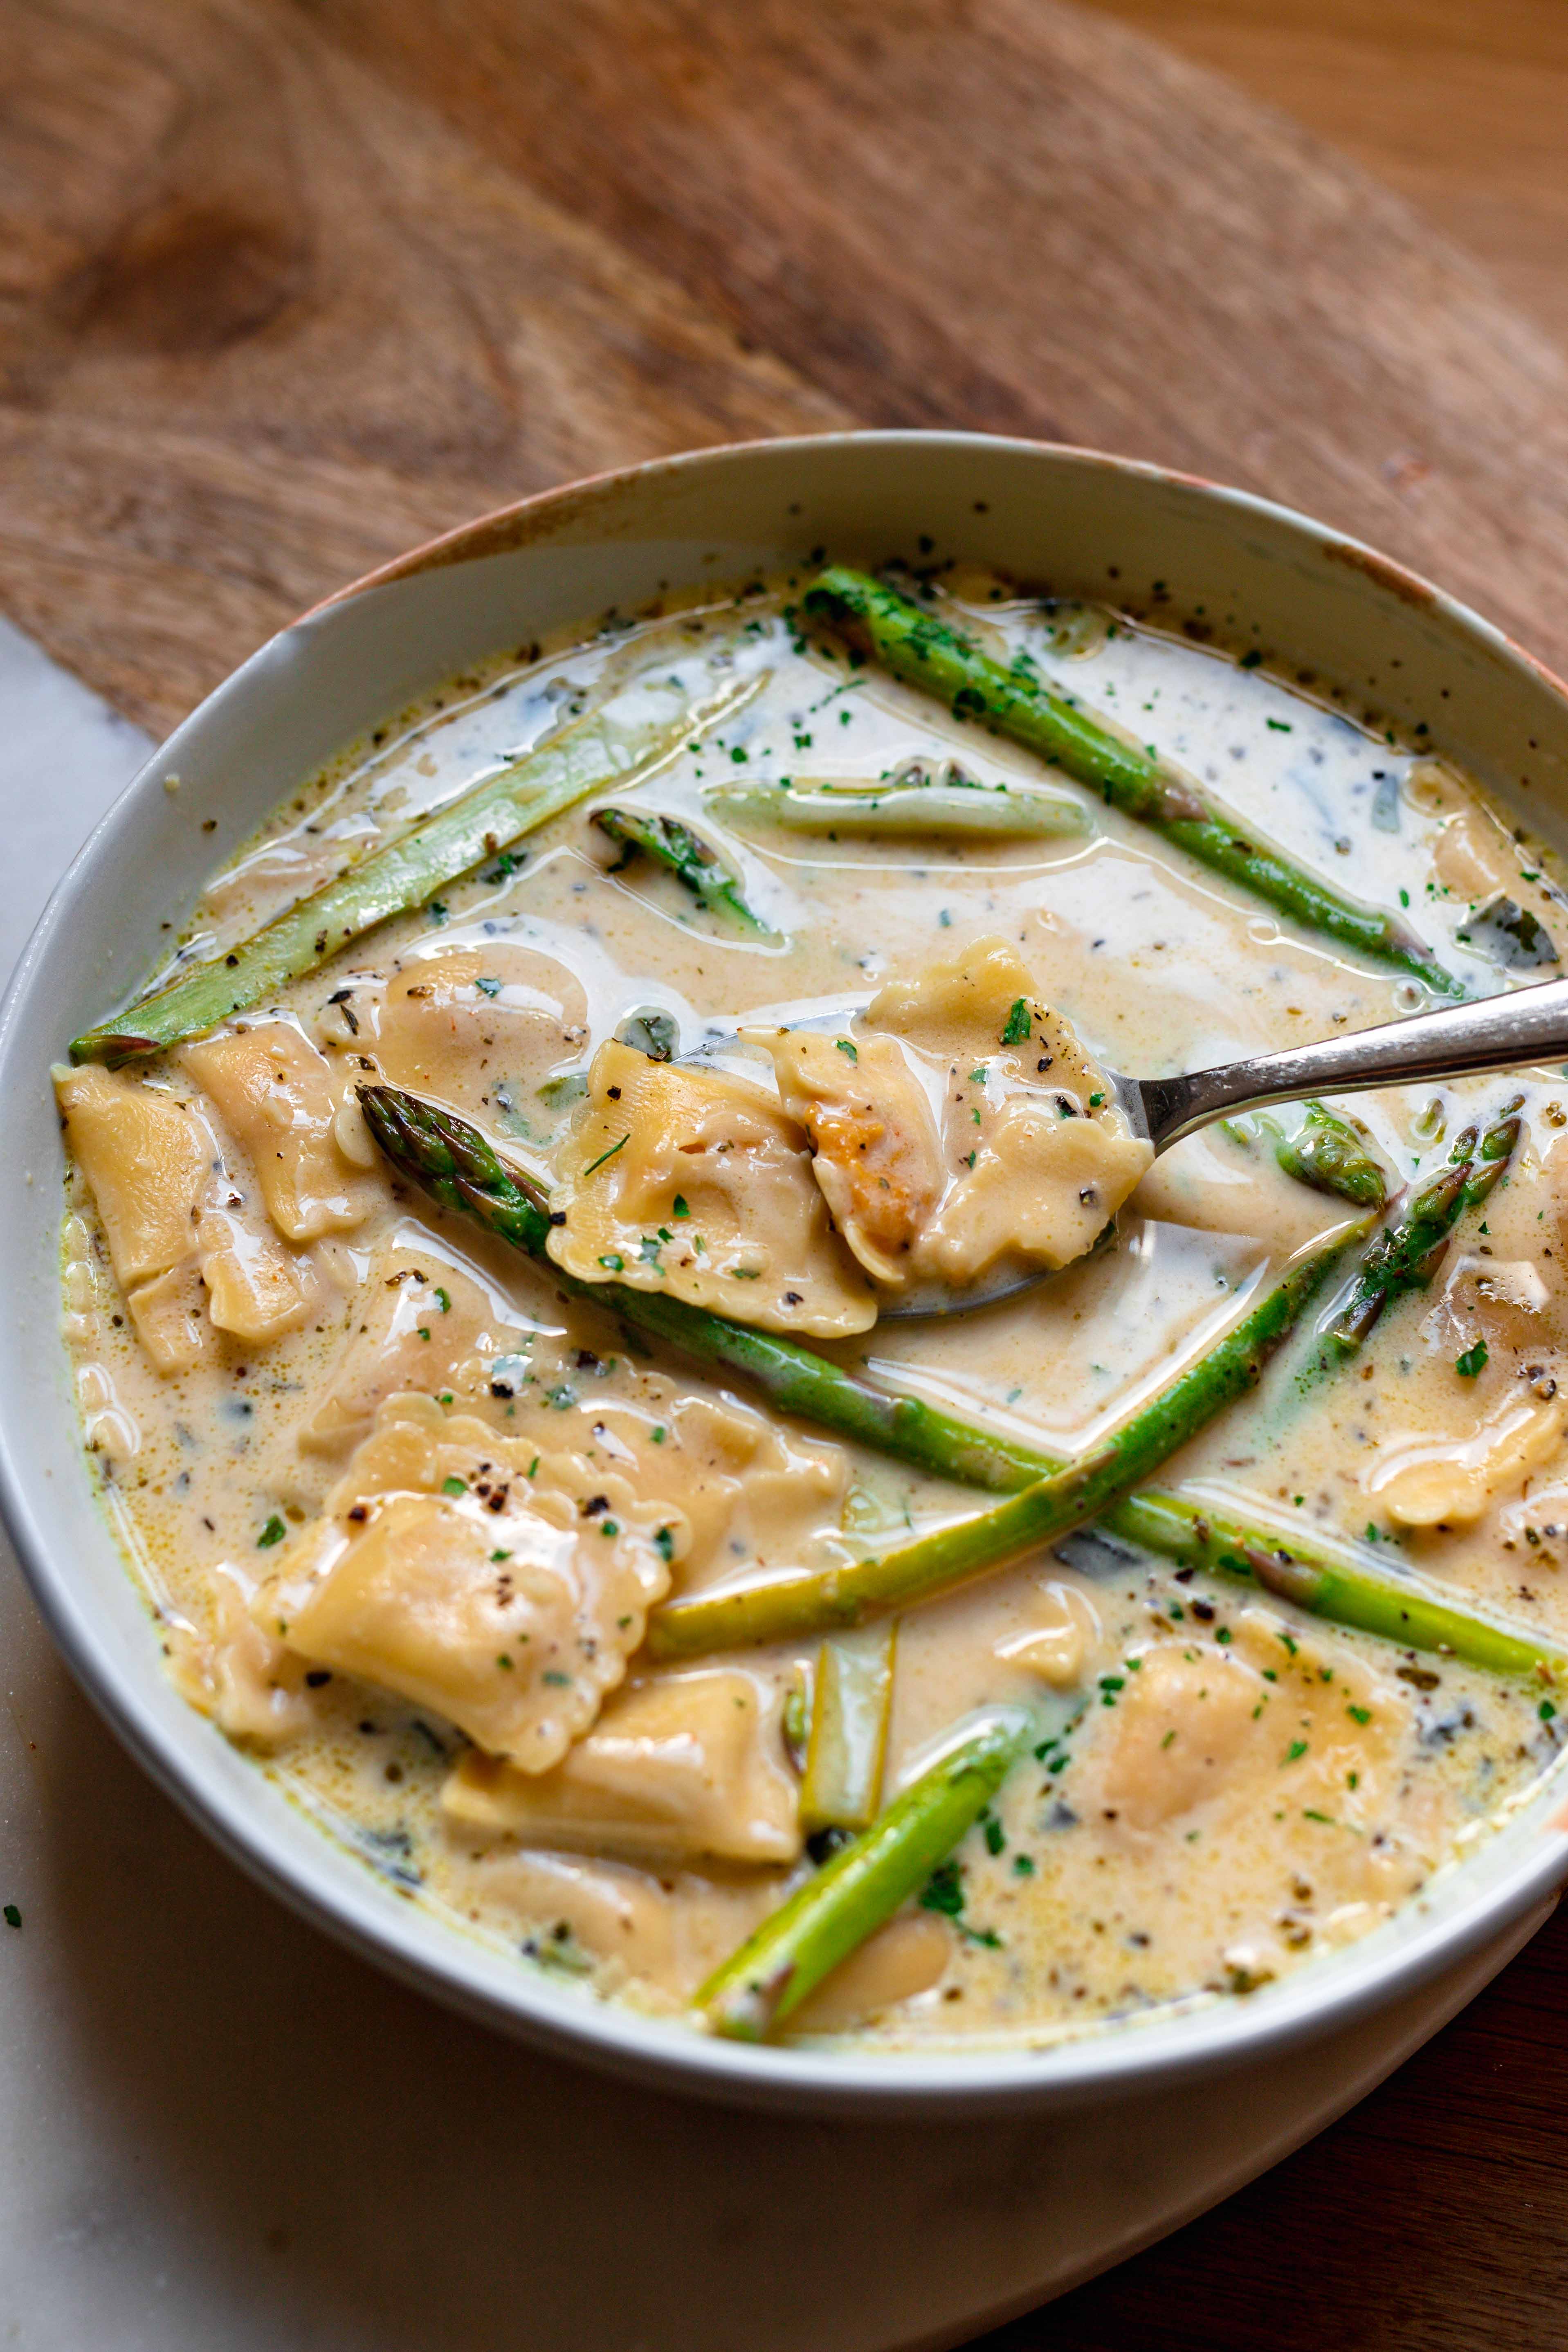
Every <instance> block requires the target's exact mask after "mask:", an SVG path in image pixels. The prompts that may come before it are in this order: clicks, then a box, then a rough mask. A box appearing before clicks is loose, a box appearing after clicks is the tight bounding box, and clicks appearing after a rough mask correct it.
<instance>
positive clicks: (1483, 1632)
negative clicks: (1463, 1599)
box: [1100, 1491, 1568, 1682]
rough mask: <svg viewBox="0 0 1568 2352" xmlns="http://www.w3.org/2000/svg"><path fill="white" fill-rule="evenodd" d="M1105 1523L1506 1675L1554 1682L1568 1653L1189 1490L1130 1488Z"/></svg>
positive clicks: (1386, 1635) (1197, 1563) (1188, 1559)
mask: <svg viewBox="0 0 1568 2352" xmlns="http://www.w3.org/2000/svg"><path fill="white" fill-rule="evenodd" d="M1100 1525H1101V1526H1102V1527H1104V1528H1109V1529H1110V1531H1111V1532H1112V1533H1113V1534H1115V1535H1119V1536H1121V1537H1122V1538H1125V1539H1126V1540H1127V1541H1128V1542H1130V1543H1135V1544H1139V1545H1141V1546H1142V1548H1143V1549H1145V1550H1148V1551H1152V1552H1158V1553H1161V1554H1163V1556H1164V1558H1165V1559H1179V1560H1181V1561H1183V1562H1184V1565H1185V1566H1186V1567H1188V1568H1192V1569H1202V1570H1204V1571H1205V1573H1207V1574H1210V1575H1220V1576H1226V1577H1232V1578H1237V1579H1238V1580H1240V1581H1241V1582H1243V1583H1247V1584H1253V1585H1258V1586H1261V1588H1262V1589H1263V1591H1266V1592H1271V1593H1273V1594H1274V1595H1276V1597H1277V1598H1279V1600H1282V1601H1294V1602H1295V1604H1296V1606H1297V1607H1298V1608H1299V1609H1304V1610H1306V1611H1307V1612H1308V1613H1309V1614H1310V1615H1311V1616H1313V1617H1322V1618H1325V1619H1327V1620H1328V1621H1329V1622H1331V1624H1335V1625H1350V1626H1353V1627H1355V1628H1356V1629H1357V1630H1358V1631H1360V1632H1361V1633H1375V1634H1379V1635H1381V1636H1382V1637H1383V1639H1384V1640H1385V1641H1389V1642H1395V1643H1398V1644H1399V1645H1400V1647H1401V1648H1403V1649H1406V1650H1431V1651H1435V1652H1436V1653H1437V1654H1439V1655H1441V1656H1447V1657H1454V1658H1458V1659H1460V1660H1461V1661H1462V1662H1463V1663H1464V1664H1467V1665H1471V1666H1482V1667H1485V1668H1486V1669H1487V1670H1488V1671H1489V1672H1490V1673H1492V1674H1498V1675H1521V1676H1524V1677H1526V1678H1531V1677H1533V1678H1537V1679H1542V1680H1545V1681H1548V1682H1554V1681H1557V1680H1558V1679H1560V1678H1562V1677H1563V1676H1564V1675H1568V1651H1565V1650H1564V1649H1563V1646H1562V1644H1561V1643H1556V1642H1552V1641H1551V1640H1550V1639H1549V1638H1547V1637H1546V1636H1545V1635H1543V1634H1541V1633H1536V1632H1535V1631H1534V1630H1533V1629H1532V1628H1531V1627H1530V1626H1528V1625H1510V1624H1508V1623H1506V1622H1503V1621H1502V1620H1500V1619H1499V1618H1495V1617H1489V1616H1487V1615H1485V1614H1484V1613H1483V1612H1480V1611H1479V1610H1476V1609H1472V1608H1462V1607H1459V1606H1458V1605H1457V1604H1456V1603H1455V1601H1453V1600H1452V1599H1451V1598H1450V1597H1449V1596H1448V1595H1447V1593H1445V1592H1443V1591H1440V1590H1438V1589H1437V1588H1436V1586H1434V1585H1431V1584H1429V1583H1427V1582H1426V1581H1425V1580H1424V1579H1422V1578H1420V1577H1418V1576H1415V1575H1413V1574H1411V1573H1410V1572H1409V1571H1408V1570H1400V1571H1398V1572H1392V1573H1391V1572H1390V1571H1389V1570H1385V1569H1383V1568H1380V1567H1374V1566H1373V1564H1372V1563H1371V1562H1370V1561H1368V1560H1364V1559H1361V1558H1359V1557H1357V1556H1356V1555H1355V1554H1354V1553H1353V1552H1352V1550H1351V1549H1350V1548H1349V1547H1348V1546H1347V1547H1346V1548H1345V1549H1343V1550H1342V1551H1341V1550H1339V1549H1337V1548H1336V1549H1326V1548H1324V1547H1322V1546H1320V1545H1315V1544H1304V1543H1300V1542H1298V1541H1297V1540H1296V1538H1295V1537H1294V1536H1293V1535H1292V1536H1291V1537H1289V1538H1286V1537H1284V1536H1282V1535H1278V1534H1274V1533H1271V1532H1269V1531H1268V1530H1266V1529H1263V1528H1249V1527H1247V1526H1244V1525H1242V1524H1240V1523H1239V1522H1237V1520H1235V1519H1227V1518H1224V1517H1219V1516H1218V1515H1217V1514H1215V1512H1212V1511H1210V1510H1207V1509H1206V1508H1205V1507H1204V1506H1203V1505H1202V1504H1198V1503H1193V1502H1189V1501H1188V1500H1187V1499H1186V1497H1185V1496H1180V1495H1166V1494H1160V1493H1155V1492H1150V1491H1145V1492H1143V1493H1142V1494H1137V1495H1130V1496H1128V1497H1127V1500H1126V1501H1125V1502H1124V1503H1121V1504H1120V1505H1119V1506H1118V1507H1117V1508H1116V1509H1115V1510H1114V1511H1110V1512H1107V1513H1106V1515H1105V1516H1104V1517H1103V1518H1102V1520H1101V1521H1100Z"/></svg>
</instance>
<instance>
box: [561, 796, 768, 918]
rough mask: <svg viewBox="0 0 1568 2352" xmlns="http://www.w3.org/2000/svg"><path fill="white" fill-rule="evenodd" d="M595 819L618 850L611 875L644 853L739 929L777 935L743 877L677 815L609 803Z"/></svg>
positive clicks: (707, 909) (707, 910) (703, 904)
mask: <svg viewBox="0 0 1568 2352" xmlns="http://www.w3.org/2000/svg"><path fill="white" fill-rule="evenodd" d="M593 823H594V824H596V825H597V826H598V828H599V830H600V832H601V833H602V834H604V835H605V837H606V839H607V840H610V841H613V842H615V843H616V845H618V847H619V849H620V852H621V855H620V856H619V857H618V858H617V859H616V863H615V865H614V866H611V868H610V871H611V873H612V874H616V873H619V871H620V869H621V867H622V866H627V865H629V864H630V863H631V861H632V859H633V858H634V857H635V856H637V855H638V854H639V853H641V855H643V856H647V857H651V858H652V859H653V860H654V861H655V863H656V864H658V865H659V866H665V867H666V868H668V871H669V872H670V873H671V874H673V875H674V876H675V878H676V880H677V881H678V882H679V883H681V884H682V885H683V886H684V887H685V888H687V889H688V890H689V891H690V893H691V895H692V897H693V898H695V899H696V901H697V903H698V905H699V906H700V908H702V910H703V912H704V913H705V914H715V913H717V914H722V915H727V916H728V917H729V918H730V919H731V922H733V923H734V924H735V925H736V926H737V927H738V928H739V929H741V930H743V931H752V932H754V933H756V935H757V936H758V937H759V938H761V939H770V940H771V939H774V938H776V937H777V933H776V932H773V931H771V930H770V929H768V926H767V925H766V923H764V922H763V921H762V920H761V919H760V918H759V917H758V916H757V915H756V914H754V913H753V912H752V908H750V907H749V906H748V905H747V904H746V901H745V899H744V898H743V897H742V894H741V882H740V877H739V876H738V875H736V874H732V873H731V870H730V868H729V866H726V865H725V863H724V861H723V859H722V858H721V856H720V855H719V853H718V851H717V850H716V849H715V848H713V846H712V845H711V844H710V843H709V842H706V841H704V840H703V839H702V837H701V835H700V834H696V833H693V831H692V830H691V827H690V826H689V824H682V823H681V822H680V819H679V817H674V816H665V815H663V814H661V813H660V812H659V811H658V810H657V809H633V808H620V807H618V806H606V807H605V808H596V809H595V811H594V814H593Z"/></svg>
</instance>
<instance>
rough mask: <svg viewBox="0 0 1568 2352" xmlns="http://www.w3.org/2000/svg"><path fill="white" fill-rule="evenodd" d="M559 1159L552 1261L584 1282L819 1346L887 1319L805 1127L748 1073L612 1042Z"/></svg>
mask: <svg viewBox="0 0 1568 2352" xmlns="http://www.w3.org/2000/svg"><path fill="white" fill-rule="evenodd" d="M559 1167H560V1171H561V1181H560V1183H559V1185H558V1187H557V1189H556V1191H555V1192H554V1193H553V1194H552V1203H551V1205H552V1213H554V1215H555V1216H556V1217H557V1218H558V1219H559V1220H560V1222H559V1223H557V1224H556V1225H555V1226H554V1228H553V1230H552V1233H551V1235H550V1244H549V1247H550V1255H551V1256H552V1258H553V1259H554V1260H555V1263H556V1264H557V1265H560V1266H563V1267H564V1268H565V1270H566V1272H567V1273H568V1274H574V1275H575V1276H577V1278H578V1280H579V1281H581V1282H625V1283H629V1284H631V1285H632V1286H633V1287H634V1288H636V1289H638V1290H657V1291H661V1292H663V1293H664V1294H665V1295H666V1296H667V1297H672V1298H681V1299H684V1300H685V1301H686V1302H687V1304H688V1305H689V1306H692V1307H710V1308H712V1309H713V1310H714V1311H715V1312H717V1313H719V1314H722V1315H727V1316H730V1317H731V1318H734V1319H735V1320H736V1321H738V1322H742V1323H751V1324H755V1325H757V1326H758V1327H759V1328H761V1329H763V1330H764V1331H798V1332H805V1333H806V1334H808V1335H809V1336H810V1337H812V1338H814V1339H837V1338H845V1337H848V1336H849V1335H850V1334H852V1333H854V1332H856V1331H865V1330H868V1328H870V1326H871V1325H872V1324H873V1323H874V1322H875V1321H876V1319H877V1303H876V1298H875V1296H874V1295H873V1292H872V1289H871V1286H870V1284H869V1283H868V1280H867V1279H866V1276H865V1275H864V1273H863V1272H862V1270H861V1268H860V1267H859V1266H858V1265H857V1264H856V1263H855V1260H854V1258H853V1256H852V1255H851V1254H850V1252H849V1250H848V1249H847V1246H846V1245H845V1244H844V1242H843V1241H841V1240H840V1238H839V1236H838V1235H837V1234H836V1233H835V1232H834V1230H833V1228H832V1225H831V1224H830V1223H829V1221H828V1214H827V1207H826V1202H825V1201H824V1199H823V1196H822V1193H821V1192H820V1191H819V1190H818V1188H817V1185H816V1181H815V1179H814V1178H813V1175H812V1172H811V1155H810V1150H809V1148H808V1145H807V1142H806V1138H805V1134H804V1132H803V1130H802V1129H801V1128H800V1127H799V1126H798V1125H797V1123H796V1122H795V1120H794V1119H793V1118H790V1117H789V1116H788V1114H787V1112H785V1111H784V1109H783V1108H781V1106H780V1105H779V1103H778V1102H777V1101H776V1100H775V1099H774V1097H773V1096H771V1095H769V1094H766V1093H764V1091H763V1088H762V1087H757V1086H753V1085H752V1083H751V1082H750V1080H748V1079H745V1078H737V1077H731V1076H729V1075H728V1074H727V1073H726V1072H723V1071H719V1070H686V1069H681V1068H679V1067H678V1066H676V1065H675V1064H673V1063H668V1062H655V1061H650V1060H649V1059H648V1057H647V1055H645V1054H639V1053H637V1051H636V1050H635V1049H634V1048H633V1047H631V1046H630V1045H616V1044H615V1043H614V1042H613V1041H612V1042H611V1043H609V1044H607V1045H601V1046H600V1048H599V1050H598V1052H597V1053H596V1054H595V1056H594V1063H593V1067H592V1069H591V1071H590V1073H589V1080H588V1098H587V1100H586V1102H585V1103H584V1105H583V1108H582V1110H581V1111H580V1112H579V1114H578V1116H577V1118H576V1120H575V1121H574V1126H573V1129H572V1134H571V1136H570V1138H569V1139H568V1141H567V1143H566V1145H565V1147H564V1149H563V1151H562V1153H561V1155H560V1160H559Z"/></svg>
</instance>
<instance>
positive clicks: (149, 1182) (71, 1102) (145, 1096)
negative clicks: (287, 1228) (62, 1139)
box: [55, 1068, 217, 1290]
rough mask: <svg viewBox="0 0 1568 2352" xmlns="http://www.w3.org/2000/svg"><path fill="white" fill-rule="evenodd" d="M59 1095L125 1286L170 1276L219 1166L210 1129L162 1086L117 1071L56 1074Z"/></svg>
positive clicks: (62, 1114) (69, 1134) (70, 1138)
mask: <svg viewBox="0 0 1568 2352" xmlns="http://www.w3.org/2000/svg"><path fill="white" fill-rule="evenodd" d="M55 1099H56V1101H57V1102H58V1105H59V1108H60V1118H61V1124H62V1126H63V1127H64V1129H65V1131H66V1135H67V1138H68V1141H69V1143H70V1147H71V1149H72V1150H73V1151H74V1152H75V1153H76V1156H77V1158H78V1160H79V1161H80V1163H81V1170H82V1173H83V1175H84V1176H85V1177H86V1178H87V1181H88V1183H89V1186H90V1187H91V1191H92V1197H93V1200H94V1202H95V1203H96V1205H97V1208H98V1214H99V1221H100V1223H101V1225H102V1227H103V1232H104V1238H105V1239H106V1241H107V1242H108V1244H109V1255H110V1264H111V1265H112V1266H113V1268H114V1272H115V1277H116V1279H117V1280H118V1282H119V1283H120V1286H121V1289H123V1290H129V1289H131V1288H132V1286H133V1285H135V1284H136V1283H139V1282H146V1281H148V1280H149V1279H150V1278H151V1277H152V1276H153V1275H158V1274H166V1273H167V1272H168V1270H169V1268H170V1267H171V1266H173V1265H178V1264H179V1263H180V1260H181V1259H182V1258H184V1257H185V1256H187V1255H189V1253H190V1250H191V1245H192V1242H193V1238H194V1236H193V1233H192V1226H193V1223H194V1222H195V1214H196V1203H197V1202H198V1201H199V1200H200V1199H201V1197H202V1194H203V1192H205V1189H206V1184H207V1180H208V1178H209V1177H210V1175H211V1174H212V1172H213V1170H214V1168H215V1166H216V1164H217V1161H216V1146H215V1144H214V1141H213V1138H212V1136H211V1134H210V1132H209V1131H208V1129H206V1128H205V1126H204V1125H203V1123H202V1122H201V1121H200V1120H199V1119H197V1118H194V1117H193V1116H192V1114H191V1112H190V1111H189V1110H188V1109H187V1108H185V1106H184V1103H183V1102H182V1101H180V1100H178V1099H177V1098H176V1097H174V1096H173V1095H172V1094H170V1093H168V1092H167V1091H166V1090H165V1089H163V1088H162V1087H149V1086H144V1085H143V1084H142V1081H141V1080H140V1079H139V1078H129V1077H126V1076H122V1075H121V1073H120V1072H118V1071H110V1070H101V1069H97V1068H89V1069H85V1070H61V1071H58V1072H57V1073H56V1076H55Z"/></svg>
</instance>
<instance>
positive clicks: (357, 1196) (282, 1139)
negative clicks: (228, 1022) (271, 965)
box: [181, 1021, 384, 1242]
mask: <svg viewBox="0 0 1568 2352" xmlns="http://www.w3.org/2000/svg"><path fill="white" fill-rule="evenodd" d="M181 1059H182V1060H183V1061H184V1066H185V1067H186V1069H187V1070H188V1071H189V1072H190V1074H191V1076H193V1077H194V1078H195V1081H196V1083H197V1085H198V1086H199V1087H203V1088H204V1089H205V1092H206V1093H207V1094H208V1095H210V1096H211V1097H212V1099H213V1101H214V1102H215V1103H216V1106H217V1109H218V1112H219V1115H220V1116H221V1118H222V1119H223V1122H224V1125H225V1127H226V1129H228V1131H229V1133H230V1134H231V1135H232V1136H233V1137H234V1139H235V1140H236V1142H237V1143H238V1144H239V1145H240V1147H241V1148H242V1150H244V1151H245V1153H246V1155H247V1158H248V1160H249V1161H250V1164H251V1166H252V1168H253V1169H254V1170H255V1171H256V1181H257V1182H258V1185H259V1186H260V1188H261V1197H262V1199H263V1201H264V1202H266V1204H267V1213H268V1216H269V1217H270V1218H271V1220H272V1223H273V1224H274V1225H275V1226H276V1227H277V1230H278V1232H279V1234H280V1235H281V1236H282V1238H283V1239H284V1240H285V1241H289V1242H310V1241H316V1240H319V1239H320V1237H321V1234H333V1233H352V1232H353V1229H354V1227H355V1226H356V1225H362V1224H363V1223H364V1221H365V1219H366V1218H367V1217H368V1216H369V1215H370V1214H371V1213H372V1211H373V1210H374V1208H375V1207H376V1206H377V1205H378V1203H379V1202H380V1200H381V1199H382V1197H383V1192H384V1186H383V1182H382V1180H380V1179H379V1178H378V1177H377V1176H374V1175H369V1174H367V1173H365V1172H364V1171H363V1167H356V1166H355V1164H354V1162H353V1160H350V1158H349V1157H348V1155H347V1153H346V1152H345V1151H344V1150H343V1148H342V1142H341V1140H340V1136H339V1119H338V1114H339V1111H340V1108H342V1106H341V1103H340V1100H339V1096H338V1091H337V1089H336V1088H335V1087H334V1086H333V1083H332V1074H331V1069H330V1067H329V1066H328V1064H327V1059H326V1056H325V1055H323V1054H319V1053H318V1052H317V1050H316V1048H315V1046H314V1045H311V1044H310V1040H309V1038H307V1037H304V1036H302V1035H301V1034H300V1031H299V1030H298V1029H296V1028H295V1027H294V1025H293V1024H292V1023H291V1022H289V1021H258V1022H252V1023H248V1024H244V1025H242V1026H239V1027H236V1028H234V1029H231V1030H226V1031H225V1032H224V1033H223V1034H222V1035H220V1036H216V1037H206V1038H203V1039H202V1040H201V1042H200V1043H199V1044H197V1045H187V1046H186V1047H185V1050H184V1054H183V1055H182V1056H181Z"/></svg>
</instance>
